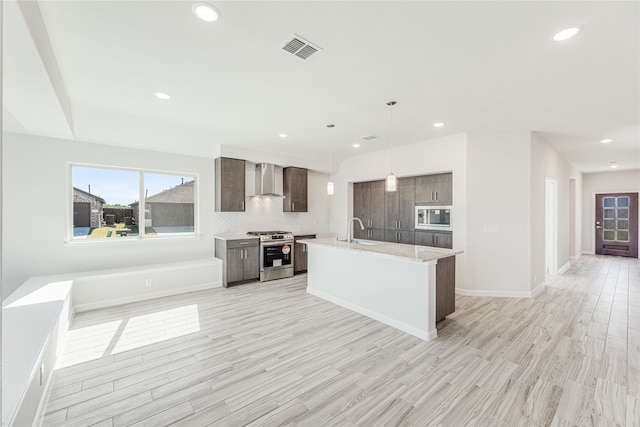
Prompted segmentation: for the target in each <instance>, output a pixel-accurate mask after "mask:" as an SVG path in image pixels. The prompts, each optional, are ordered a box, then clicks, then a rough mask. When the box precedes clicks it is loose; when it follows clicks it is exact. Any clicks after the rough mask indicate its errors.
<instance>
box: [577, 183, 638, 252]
mask: <svg viewBox="0 0 640 427" xmlns="http://www.w3.org/2000/svg"><path fill="white" fill-rule="evenodd" d="M619 193H635V194H637V195H638V204H639V206H638V209H639V210H640V191H638V190H637V189H636V190H619V191H594V192H592V193H591V200H590V201H589V203H590V205H591V209H589V220H590V222H589V227H591V251H590V252H588V253H589V255H595V254H596V228H595V224H596V195H598V194H619ZM638 215H640V212H639V213H638ZM638 246H639V247H640V230H638ZM585 253H586V252H585ZM638 257H639V258H640V254H638Z"/></svg>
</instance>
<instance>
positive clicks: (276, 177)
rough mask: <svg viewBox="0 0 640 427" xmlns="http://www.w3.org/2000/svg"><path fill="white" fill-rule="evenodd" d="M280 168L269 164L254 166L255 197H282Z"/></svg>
mask: <svg viewBox="0 0 640 427" xmlns="http://www.w3.org/2000/svg"><path fill="white" fill-rule="evenodd" d="M282 193H283V188H282V168H279V167H277V166H276V165H274V164H271V163H258V164H256V196H276V197H284V195H283V194H282Z"/></svg>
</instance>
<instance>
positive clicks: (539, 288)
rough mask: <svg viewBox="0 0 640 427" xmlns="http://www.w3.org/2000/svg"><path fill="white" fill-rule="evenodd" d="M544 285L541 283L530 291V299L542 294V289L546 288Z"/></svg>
mask: <svg viewBox="0 0 640 427" xmlns="http://www.w3.org/2000/svg"><path fill="white" fill-rule="evenodd" d="M546 286H547V285H546V283H545V282H542V283H540V284H539V285H538V286H536V287H535V288H533V290H532V291H531V298H535V297H537V296H538V295H540V294H542V293H544V288H545V287H546Z"/></svg>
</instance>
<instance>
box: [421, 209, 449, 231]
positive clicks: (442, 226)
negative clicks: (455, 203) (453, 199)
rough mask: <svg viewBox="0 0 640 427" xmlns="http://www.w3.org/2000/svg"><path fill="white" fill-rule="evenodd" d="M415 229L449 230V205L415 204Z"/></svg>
mask: <svg viewBox="0 0 640 427" xmlns="http://www.w3.org/2000/svg"><path fill="white" fill-rule="evenodd" d="M415 229H416V230H451V206H416V227H415Z"/></svg>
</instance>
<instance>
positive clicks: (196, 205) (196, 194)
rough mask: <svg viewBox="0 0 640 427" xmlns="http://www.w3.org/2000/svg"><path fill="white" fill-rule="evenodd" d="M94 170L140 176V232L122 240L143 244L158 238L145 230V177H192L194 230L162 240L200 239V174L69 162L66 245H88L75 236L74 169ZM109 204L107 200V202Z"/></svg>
mask: <svg viewBox="0 0 640 427" xmlns="http://www.w3.org/2000/svg"><path fill="white" fill-rule="evenodd" d="M74 167H79V168H92V169H102V170H115V171H128V172H136V173H137V174H138V199H139V200H138V218H137V220H138V221H139V232H138V236H137V237H136V238H133V237H132V238H123V239H122V240H127V241H130V242H141V241H144V240H147V239H157V238H158V236H153V237H146V236H145V230H146V227H145V226H144V224H145V223H146V207H145V204H146V198H145V196H146V194H145V184H144V175H145V174H156V175H169V176H176V177H190V178H193V181H194V185H193V229H194V231H192V232H186V233H171V234H169V235H166V236H162V237H161V238H165V239H167V238H182V237H187V238H189V237H190V238H193V237H200V234H199V231H200V216H199V211H200V196H201V195H200V174H199V173H194V172H180V171H166V170H158V169H147V168H134V167H125V166H108V165H98V164H90V163H79V162H67V189H68V191H69V193H68V195H67V200H68V201H67V238H66V241H65V245H67V244H70V243H72V242H74V243H75V242H81V243H82V244H83V245H86V244H87V243H86V240H85V239H76V238H74V235H73V216H74V213H73V188H74V186H73V168H74ZM105 202H107V200H105ZM91 240H92V242H91V243H94V244H99V243H98V242H100V243H101V244H105V242H106V243H107V244H113V241H112V239H91ZM115 240H120V239H115Z"/></svg>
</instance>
